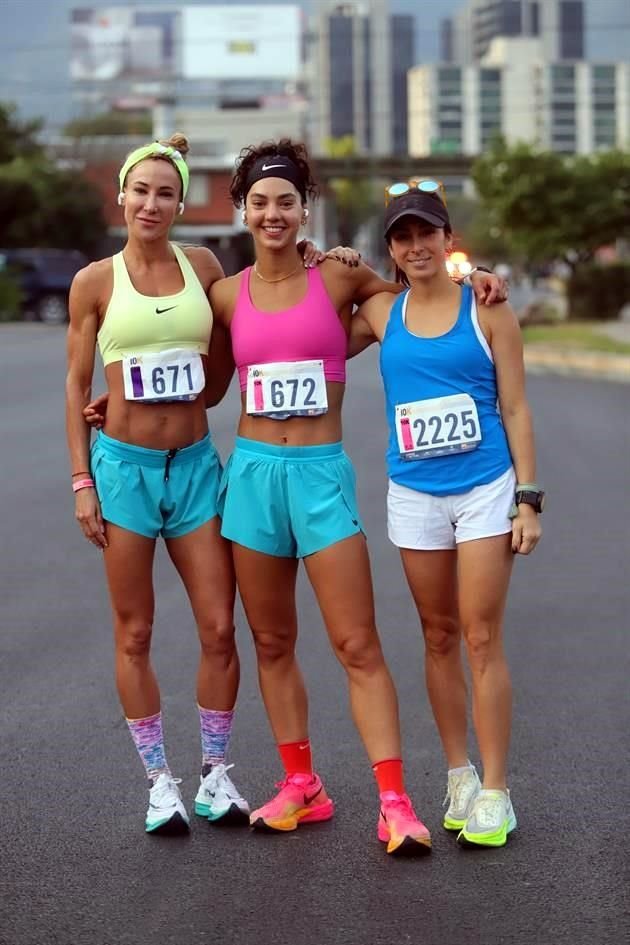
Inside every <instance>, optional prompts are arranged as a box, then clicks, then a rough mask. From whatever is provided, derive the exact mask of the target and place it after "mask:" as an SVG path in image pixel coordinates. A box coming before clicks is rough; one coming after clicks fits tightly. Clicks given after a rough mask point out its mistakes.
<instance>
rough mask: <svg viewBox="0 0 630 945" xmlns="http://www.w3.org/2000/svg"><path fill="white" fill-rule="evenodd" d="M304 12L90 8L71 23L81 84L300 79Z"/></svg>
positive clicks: (237, 7) (75, 74) (73, 62)
mask: <svg viewBox="0 0 630 945" xmlns="http://www.w3.org/2000/svg"><path fill="white" fill-rule="evenodd" d="M301 60H302V35H301V10H300V8H299V7H298V6H297V5H285V4H268V5H265V6H263V7H259V6H254V5H253V4H239V3H234V4H230V5H228V4H225V5H221V6H212V7H210V6H196V7H193V6H185V5H184V6H175V5H173V6H172V7H168V6H165V7H159V8H158V7H155V6H153V7H150V6H147V7H134V6H102V7H83V8H81V9H75V10H72V11H71V15H70V75H71V77H72V79H74V80H75V81H78V82H81V81H87V82H111V81H116V80H141V79H147V80H157V79H168V78H183V79H214V80H219V81H221V80H228V81H229V80H235V79H282V80H295V79H297V78H298V77H299V75H300V71H301Z"/></svg>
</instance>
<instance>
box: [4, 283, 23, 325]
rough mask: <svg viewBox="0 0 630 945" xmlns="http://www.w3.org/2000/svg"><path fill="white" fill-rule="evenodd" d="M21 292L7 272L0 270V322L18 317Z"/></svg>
mask: <svg viewBox="0 0 630 945" xmlns="http://www.w3.org/2000/svg"><path fill="white" fill-rule="evenodd" d="M21 303H22V293H21V292H20V289H19V286H18V284H17V282H16V281H15V280H14V279H13V278H12V277H11V274H10V273H9V272H0V322H11V321H14V320H16V319H18V318H19V317H20V307H21Z"/></svg>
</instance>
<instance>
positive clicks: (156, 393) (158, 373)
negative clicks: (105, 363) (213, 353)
mask: <svg viewBox="0 0 630 945" xmlns="http://www.w3.org/2000/svg"><path fill="white" fill-rule="evenodd" d="M123 380H124V383H125V399H126V400H135V401H138V402H139V403H145V404H147V403H150V404H152V403H159V402H161V403H164V402H166V401H173V400H195V398H196V397H197V396H198V395H199V394H200V393H201V391H202V390H203V389H204V387H205V375H204V371H203V363H202V360H201V355H200V354H198V352H196V351H188V350H186V349H183V348H171V349H170V350H168V351H159V352H156V353H155V354H138V355H131V356H129V357H126V358H123Z"/></svg>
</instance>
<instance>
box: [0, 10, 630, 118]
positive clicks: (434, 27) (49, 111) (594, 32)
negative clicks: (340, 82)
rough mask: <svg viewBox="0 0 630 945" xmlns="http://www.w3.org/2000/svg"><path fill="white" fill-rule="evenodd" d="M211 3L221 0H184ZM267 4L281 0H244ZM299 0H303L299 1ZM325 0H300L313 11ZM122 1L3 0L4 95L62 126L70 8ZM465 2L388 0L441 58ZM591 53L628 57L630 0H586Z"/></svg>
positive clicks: (422, 57) (419, 50)
mask: <svg viewBox="0 0 630 945" xmlns="http://www.w3.org/2000/svg"><path fill="white" fill-rule="evenodd" d="M184 2H185V3H187V4H189V5H213V4H214V2H217V0H184ZM243 2H250V3H252V2H253V3H255V5H256V6H259V5H260V6H263V5H265V3H267V2H283V0H243ZM298 2H299V0H298ZM319 2H322V0H302V2H301V4H300V5H301V6H302V7H303V8H304V9H305V10H307V11H308V12H311V13H312V12H314V11H315V10H316V9H317V6H318V3H319ZM99 5H102V6H107V5H120V4H116V3H115V2H114V3H112V0H109V4H108V2H107V0H104V2H103V3H101V4H98V3H92V2H90V0H0V55H1V56H2V72H1V74H0V100H3V101H15V102H17V104H18V106H19V109H20V114H21V115H22V116H23V117H31V116H39V115H43V116H45V117H46V119H47V121H48V123H49V126H50V127H51V128H55V127H56V128H59V127H60V126H61V124H62V123H63V121H65V120H67V118H68V117H69V115H70V112H71V102H70V81H69V76H68V53H69V35H68V26H67V24H68V21H69V11H70V10H71V9H72V8H74V7H81V6H87V7H89V6H99ZM124 5H135V6H153V7H157V6H168V7H173V6H178V5H183V4H182V3H181V0H135V3H133V4H132V3H130V4H124ZM461 6H462V0H390V8H391V10H392V12H393V13H411V14H414V15H415V17H416V60H417V62H418V63H420V62H431V61H435V60H436V59H437V57H438V49H439V42H438V35H439V34H438V30H439V23H440V20H441V19H443V18H444V17H447V16H449V15H450V14H452V13H453V12H454V11H455V10H457V9H459V8H460V7H461ZM586 20H587V55H588V57H589V58H593V59H600V60H605V61H615V60H622V59H625V60H628V59H630V3H629V2H628V0H586Z"/></svg>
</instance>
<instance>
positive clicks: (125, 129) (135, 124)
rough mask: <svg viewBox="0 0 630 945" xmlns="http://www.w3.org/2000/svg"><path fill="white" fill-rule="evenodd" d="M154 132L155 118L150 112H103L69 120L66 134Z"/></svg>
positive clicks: (78, 135) (75, 136) (72, 135)
mask: <svg viewBox="0 0 630 945" xmlns="http://www.w3.org/2000/svg"><path fill="white" fill-rule="evenodd" d="M152 133H153V118H152V117H151V115H150V114H149V113H148V112H120V111H111V112H103V113H102V114H101V115H92V116H91V117H90V118H75V119H74V120H73V121H70V122H68V124H67V125H66V126H65V128H64V134H66V135H68V137H70V138H83V137H92V136H94V135H143V136H145V137H147V136H149V137H150V136H151V134H152Z"/></svg>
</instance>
